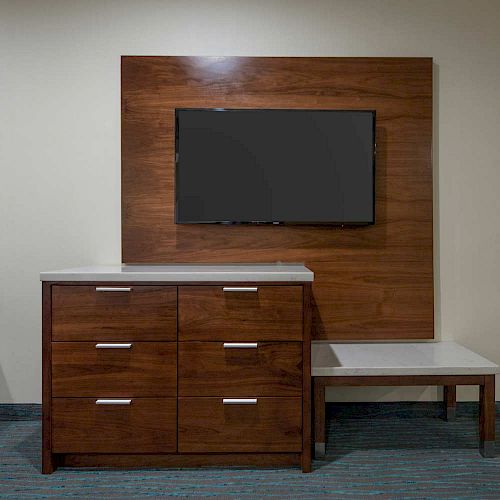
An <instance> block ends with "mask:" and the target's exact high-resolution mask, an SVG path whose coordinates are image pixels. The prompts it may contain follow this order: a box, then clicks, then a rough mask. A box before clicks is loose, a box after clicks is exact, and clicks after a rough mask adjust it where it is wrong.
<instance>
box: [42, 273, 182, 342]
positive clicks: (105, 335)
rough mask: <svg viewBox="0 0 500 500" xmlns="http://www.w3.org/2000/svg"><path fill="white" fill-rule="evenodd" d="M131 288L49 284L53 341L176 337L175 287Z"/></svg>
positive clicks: (165, 338)
mask: <svg viewBox="0 0 500 500" xmlns="http://www.w3.org/2000/svg"><path fill="white" fill-rule="evenodd" d="M114 286H115V287H116V286H120V287H122V286H126V285H122V284H121V283H118V284H116V283H115V284H114ZM131 288H132V291H130V292H97V291H96V287H95V286H85V285H76V286H67V285H63V286H58V285H54V286H52V340H54V341H64V340H78V341H80V340H95V341H99V342H103V341H108V340H114V341H118V342H120V341H127V340H171V341H175V340H177V289H176V287H174V286H135V285H132V286H131Z"/></svg>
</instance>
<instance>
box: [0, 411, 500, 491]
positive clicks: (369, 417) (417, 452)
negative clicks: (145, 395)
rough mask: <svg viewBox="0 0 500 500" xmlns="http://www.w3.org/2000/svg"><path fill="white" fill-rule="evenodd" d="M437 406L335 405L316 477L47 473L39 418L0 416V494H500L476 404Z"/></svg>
mask: <svg viewBox="0 0 500 500" xmlns="http://www.w3.org/2000/svg"><path fill="white" fill-rule="evenodd" d="M475 406H477V405H474V407H475ZM439 413H440V409H439V405H432V404H425V403H424V404H423V403H415V404H399V403H396V404H394V403H385V404H330V405H328V410H327V414H328V426H327V431H328V445H327V458H326V459H325V460H322V461H315V462H314V470H313V472H312V473H311V474H302V473H301V472H300V470H299V469H295V468H290V469H262V470H256V469H241V468H225V469H221V468H204V469H184V470H181V469H161V470H159V469H147V470H144V469H142V470H94V469H80V470H75V469H69V468H67V469H58V470H57V471H56V472H55V473H54V474H52V475H48V476H43V475H42V474H40V442H41V425H40V421H39V420H16V421H14V420H7V421H0V498H14V499H17V498H120V499H127V498H147V497H152V498H159V497H166V496H172V497H184V498H186V497H187V498H244V499H257V498H304V499H307V498H331V499H334V498H351V499H357V498H360V499H363V498H371V497H377V498H382V499H384V498H391V499H392V498H397V499H403V498H419V499H426V498H440V499H441V498H450V499H451V498H453V499H500V453H497V458H492V459H485V458H482V457H481V456H480V454H479V452H478V432H477V415H476V414H475V409H472V410H471V409H470V407H469V409H467V408H466V409H465V410H464V411H463V412H460V411H459V413H458V418H457V419H456V421H454V422H445V421H444V420H442V419H441V418H439ZM499 423H500V419H498V418H497V428H500V427H498V424H499ZM497 450H499V451H500V443H499V442H498V440H497Z"/></svg>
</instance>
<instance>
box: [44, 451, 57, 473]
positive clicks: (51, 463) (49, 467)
mask: <svg viewBox="0 0 500 500" xmlns="http://www.w3.org/2000/svg"><path fill="white" fill-rule="evenodd" d="M55 470H56V464H55V459H54V455H53V454H52V453H50V452H49V451H46V450H44V451H43V452H42V474H52V473H53V472H54V471H55Z"/></svg>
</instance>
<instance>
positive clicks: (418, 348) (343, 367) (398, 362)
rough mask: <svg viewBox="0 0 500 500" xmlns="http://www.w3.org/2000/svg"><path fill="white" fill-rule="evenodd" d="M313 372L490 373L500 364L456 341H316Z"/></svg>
mask: <svg viewBox="0 0 500 500" xmlns="http://www.w3.org/2000/svg"><path fill="white" fill-rule="evenodd" d="M311 355H312V375H313V376H315V377H333V376H376V375H379V376H384V375H488V374H493V373H498V372H500V370H499V366H498V365H496V364H495V363H492V362H491V361H489V360H487V359H486V358H483V357H482V356H480V355H479V354H476V353H475V352H473V351H471V350H470V349H467V348H466V347H463V346H461V345H460V344H457V343H456V342H417V343H416V342H412V343H403V342H402V343H359V344H332V343H329V342H326V341H317V342H313V344H312V352H311Z"/></svg>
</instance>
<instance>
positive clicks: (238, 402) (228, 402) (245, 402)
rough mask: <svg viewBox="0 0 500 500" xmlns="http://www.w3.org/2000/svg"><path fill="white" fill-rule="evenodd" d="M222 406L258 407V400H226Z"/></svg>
mask: <svg viewBox="0 0 500 500" xmlns="http://www.w3.org/2000/svg"><path fill="white" fill-rule="evenodd" d="M222 404H225V405H256V404H257V398H224V399H223V400H222Z"/></svg>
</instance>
